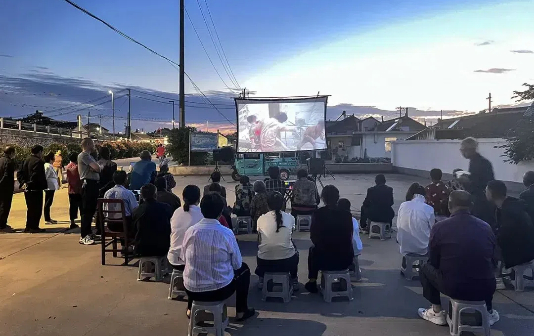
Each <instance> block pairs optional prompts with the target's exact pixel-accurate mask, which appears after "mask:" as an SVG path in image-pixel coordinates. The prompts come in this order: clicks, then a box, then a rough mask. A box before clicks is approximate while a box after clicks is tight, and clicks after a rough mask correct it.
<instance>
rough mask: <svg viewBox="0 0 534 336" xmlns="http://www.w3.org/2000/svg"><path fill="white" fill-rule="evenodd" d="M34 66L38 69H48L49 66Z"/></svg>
mask: <svg viewBox="0 0 534 336" xmlns="http://www.w3.org/2000/svg"><path fill="white" fill-rule="evenodd" d="M34 68H36V69H39V70H50V68H47V67H44V66H38V65H36V66H34Z"/></svg>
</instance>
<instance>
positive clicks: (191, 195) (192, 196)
mask: <svg viewBox="0 0 534 336" xmlns="http://www.w3.org/2000/svg"><path fill="white" fill-rule="evenodd" d="M182 196H183V198H184V211H189V207H190V206H191V205H193V204H196V203H197V202H198V201H199V200H200V188H199V187H197V186H196V185H193V184H190V185H188V186H186V187H185V188H184V191H183V192H182Z"/></svg>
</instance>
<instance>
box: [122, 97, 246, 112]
mask: <svg viewBox="0 0 534 336" xmlns="http://www.w3.org/2000/svg"><path fill="white" fill-rule="evenodd" d="M132 97H135V98H139V99H144V100H148V101H152V102H156V103H161V104H167V105H172V102H168V101H161V100H155V99H150V98H146V97H141V96H132ZM190 104H195V102H191V103H190ZM199 104H200V103H199ZM204 104H205V103H204ZM205 105H207V104H205ZM185 106H187V107H191V108H208V107H206V106H195V105H188V104H185ZM220 109H222V110H235V108H233V107H232V108H230V107H221V108H220Z"/></svg>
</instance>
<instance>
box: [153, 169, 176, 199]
mask: <svg viewBox="0 0 534 336" xmlns="http://www.w3.org/2000/svg"><path fill="white" fill-rule="evenodd" d="M160 177H163V178H164V179H165V181H167V188H166V189H165V190H167V191H168V192H171V193H172V189H173V188H174V187H176V181H175V180H174V176H172V174H171V173H169V165H168V164H167V163H164V164H162V165H160V166H159V173H158V175H157V177H156V179H158V178H160Z"/></svg>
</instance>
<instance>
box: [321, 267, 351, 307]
mask: <svg viewBox="0 0 534 336" xmlns="http://www.w3.org/2000/svg"><path fill="white" fill-rule="evenodd" d="M334 287H338V288H334ZM320 289H321V294H323V299H324V300H325V301H326V302H332V298H334V297H347V298H348V299H349V301H352V299H353V298H352V285H351V283H350V275H349V271H348V270H344V271H323V272H322V274H321V287H320Z"/></svg>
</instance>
